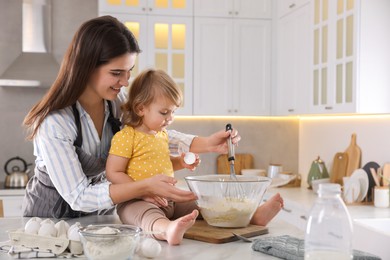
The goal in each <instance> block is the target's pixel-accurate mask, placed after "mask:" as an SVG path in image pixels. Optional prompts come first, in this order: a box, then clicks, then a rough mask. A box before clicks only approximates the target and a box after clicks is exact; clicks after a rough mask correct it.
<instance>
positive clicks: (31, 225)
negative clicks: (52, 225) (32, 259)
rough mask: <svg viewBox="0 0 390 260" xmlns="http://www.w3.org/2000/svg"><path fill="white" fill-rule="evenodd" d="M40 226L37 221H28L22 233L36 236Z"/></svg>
mask: <svg viewBox="0 0 390 260" xmlns="http://www.w3.org/2000/svg"><path fill="white" fill-rule="evenodd" d="M40 228H41V224H40V223H39V222H37V221H28V222H27V223H26V225H25V226H24V232H25V233H28V234H34V235H36V234H38V231H39V229H40Z"/></svg>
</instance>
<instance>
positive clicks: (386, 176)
mask: <svg viewBox="0 0 390 260" xmlns="http://www.w3.org/2000/svg"><path fill="white" fill-rule="evenodd" d="M382 175H383V178H382V185H383V186H389V184H390V183H389V181H388V180H390V163H385V164H384V165H383V170H382Z"/></svg>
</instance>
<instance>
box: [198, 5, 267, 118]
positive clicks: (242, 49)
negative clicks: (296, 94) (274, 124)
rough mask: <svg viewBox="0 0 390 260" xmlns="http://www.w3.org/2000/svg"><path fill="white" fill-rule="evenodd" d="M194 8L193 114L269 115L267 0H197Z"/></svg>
mask: <svg viewBox="0 0 390 260" xmlns="http://www.w3.org/2000/svg"><path fill="white" fill-rule="evenodd" d="M194 9H195V10H194V13H195V20H194V21H195V22H194V114H195V115H230V116H241V115H242V116H251V115H252V116H253V115H257V116H259V115H269V114H270V85H271V69H270V68H271V19H268V18H270V14H271V1H269V0H261V1H258V0H257V1H247V0H246V1H242V0H241V1H239V0H237V1H231V0H225V1H207V0H199V1H198V0H197V1H194ZM244 17H245V18H244ZM253 17H255V18H253ZM263 18H267V19H263Z"/></svg>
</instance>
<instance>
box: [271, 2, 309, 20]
mask: <svg viewBox="0 0 390 260" xmlns="http://www.w3.org/2000/svg"><path fill="white" fill-rule="evenodd" d="M309 2H310V0H278V9H277V10H278V12H277V13H278V17H282V16H285V15H287V14H289V13H291V12H294V11H295V10H297V9H299V8H301V7H302V6H304V5H306V4H308V3H309Z"/></svg>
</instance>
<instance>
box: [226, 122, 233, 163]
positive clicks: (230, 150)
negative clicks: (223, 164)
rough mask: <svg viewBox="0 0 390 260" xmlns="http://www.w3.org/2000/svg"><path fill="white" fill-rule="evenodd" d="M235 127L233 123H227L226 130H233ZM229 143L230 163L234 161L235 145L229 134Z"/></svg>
mask: <svg viewBox="0 0 390 260" xmlns="http://www.w3.org/2000/svg"><path fill="white" fill-rule="evenodd" d="M232 130H233V128H232V125H231V124H227V125H226V131H230V132H231V131H232ZM227 145H228V161H229V162H230V163H234V145H233V142H232V137H231V136H229V138H228V140H227Z"/></svg>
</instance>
